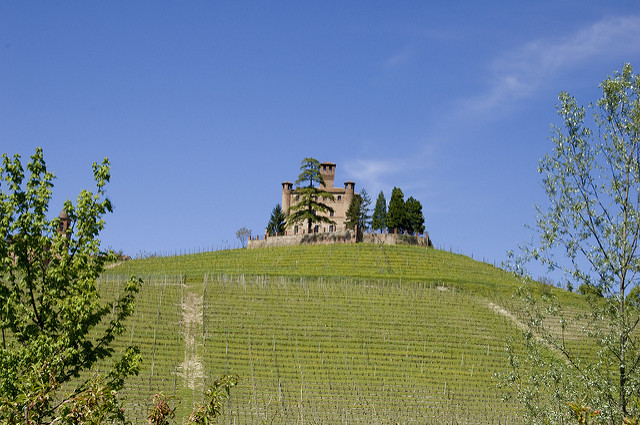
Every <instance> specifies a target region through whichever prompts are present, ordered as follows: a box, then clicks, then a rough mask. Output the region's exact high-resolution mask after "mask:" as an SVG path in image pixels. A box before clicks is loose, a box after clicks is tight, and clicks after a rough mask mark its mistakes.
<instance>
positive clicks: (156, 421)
mask: <svg viewBox="0 0 640 425" xmlns="http://www.w3.org/2000/svg"><path fill="white" fill-rule="evenodd" d="M171 399H172V397H167V396H166V395H164V394H162V393H158V394H154V396H153V401H152V402H151V404H152V407H151V411H150V412H149V415H148V416H147V420H148V424H149V425H169V424H170V423H171V421H173V418H175V416H176V408H175V407H171V405H170V403H171Z"/></svg>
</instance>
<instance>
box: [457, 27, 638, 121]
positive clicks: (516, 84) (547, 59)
mask: <svg viewBox="0 0 640 425" xmlns="http://www.w3.org/2000/svg"><path fill="white" fill-rule="evenodd" d="M637 52H640V16H637V15H636V16H627V17H616V18H608V19H603V20H601V21H598V22H596V23H594V24H593V25H590V26H588V27H586V28H582V29H580V30H578V31H576V32H574V33H572V34H570V35H568V36H565V37H563V38H560V39H539V40H535V41H532V42H530V43H527V44H525V45H524V46H522V47H520V48H518V49H515V50H514V51H511V52H510V53H507V54H506V55H504V56H503V57H500V58H498V59H497V60H495V61H494V62H493V64H492V67H491V69H492V76H491V80H492V84H491V85H490V87H489V88H488V90H487V91H486V92H484V93H482V94H480V95H478V96H475V97H472V98H470V99H467V100H465V101H463V105H464V106H465V107H466V109H468V110H470V111H473V112H491V111H493V110H495V109H496V108H498V107H499V106H501V105H509V104H511V103H512V102H513V101H515V100H518V99H522V98H525V97H528V96H530V95H531V94H532V93H534V92H535V91H536V90H537V89H538V88H539V87H540V86H541V85H542V84H543V83H544V81H545V80H548V79H549V78H551V77H553V76H554V75H556V74H558V73H560V72H563V71H566V70H568V69H570V68H572V67H576V66H580V65H584V63H585V62H586V61H589V60H592V59H595V58H601V57H607V56H613V55H620V54H625V56H626V57H629V55H632V54H634V53H637ZM620 65H621V64H620Z"/></svg>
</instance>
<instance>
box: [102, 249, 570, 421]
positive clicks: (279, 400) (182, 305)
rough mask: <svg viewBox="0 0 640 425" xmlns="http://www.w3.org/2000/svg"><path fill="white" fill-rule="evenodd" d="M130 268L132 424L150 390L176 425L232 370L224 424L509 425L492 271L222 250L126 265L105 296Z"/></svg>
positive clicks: (508, 294) (458, 259)
mask: <svg viewBox="0 0 640 425" xmlns="http://www.w3.org/2000/svg"><path fill="white" fill-rule="evenodd" d="M131 274H136V275H138V276H139V277H142V278H143V279H144V282H145V283H144V285H143V289H142V291H141V293H140V295H139V297H138V302H137V307H136V312H135V314H134V317H133V318H132V320H131V323H129V324H128V325H129V332H128V334H127V335H126V338H123V340H122V341H121V342H120V343H121V344H122V346H124V345H125V344H128V343H131V342H133V343H136V344H138V345H139V346H140V347H141V350H142V353H143V356H144V360H145V362H144V366H143V369H142V371H141V373H140V375H139V376H138V377H137V378H136V379H133V380H131V381H130V382H129V384H128V387H127V391H126V396H127V397H128V409H129V411H130V412H131V414H132V415H134V416H135V417H134V418H133V419H135V420H136V421H138V422H140V421H142V419H143V418H144V416H145V412H146V409H147V407H148V405H149V400H150V397H151V396H152V395H153V394H154V393H156V392H163V393H164V394H166V395H172V396H173V395H175V396H177V397H179V399H180V400H181V404H180V405H179V410H178V416H179V418H178V421H179V422H181V417H184V415H186V414H187V412H188V411H189V410H190V408H191V407H192V404H193V403H194V402H196V401H199V400H200V396H201V394H202V389H203V388H204V386H205V385H206V384H207V383H208V382H211V381H212V380H213V379H215V378H216V377H217V376H219V375H221V374H223V373H233V374H238V375H239V376H240V384H239V385H238V387H236V388H234V390H233V393H232V398H231V400H230V401H229V404H228V406H227V409H226V410H227V413H228V415H229V416H228V420H229V423H242V424H254V423H255V424H261V423H273V424H291V423H299V424H303V423H324V424H335V423H355V424H370V423H414V422H419V423H434V424H435V423H444V422H446V423H473V422H475V423H487V424H491V423H496V424H497V423H519V419H518V409H519V407H518V406H517V405H513V404H509V403H504V402H502V399H501V393H500V390H499V389H498V388H497V381H496V379H495V378H494V375H495V374H496V373H500V372H504V371H506V364H507V355H506V351H505V348H506V346H507V345H508V344H509V342H510V341H513V340H517V339H518V338H520V337H521V331H520V328H519V326H520V324H519V319H518V310H519V305H518V302H517V301H516V300H514V299H513V298H512V294H513V293H514V291H515V289H516V288H517V287H518V285H519V282H518V281H517V280H516V279H514V278H513V277H512V276H511V275H510V274H508V273H506V272H504V271H502V270H500V269H498V268H496V267H494V266H492V265H488V264H485V263H482V262H478V261H473V260H472V259H470V258H468V257H465V256H461V255H456V254H451V253H449V252H444V251H438V250H433V249H429V250H427V249H424V248H418V247H410V246H383V245H372V244H358V245H325V246H295V247H281V248H268V249H260V250H229V251H218V252H211V253H202V254H193V255H185V256H176V257H166V258H149V259H144V260H133V261H127V262H124V263H122V264H120V265H117V266H116V267H112V268H110V269H108V270H107V271H106V272H105V273H104V275H103V276H102V278H101V281H100V285H101V288H102V290H103V292H104V293H105V295H106V296H107V297H110V296H111V297H112V296H114V295H115V294H116V293H117V292H118V290H119V287H120V285H121V284H122V282H124V280H125V279H126V278H127V277H128V276H129V275H131ZM545 290H548V291H553V292H555V293H556V294H557V295H558V297H559V299H560V300H561V302H564V303H565V304H567V305H574V306H576V307H575V308H578V306H579V305H580V302H581V301H580V299H579V297H578V296H577V295H575V294H570V293H566V292H564V291H560V290H557V289H555V288H545ZM577 334H578V333H577V332H575V333H573V334H568V335H567V338H568V339H571V338H574V340H575V343H576V344H577V343H579V338H578V337H577Z"/></svg>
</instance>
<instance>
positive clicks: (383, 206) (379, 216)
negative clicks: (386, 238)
mask: <svg viewBox="0 0 640 425" xmlns="http://www.w3.org/2000/svg"><path fill="white" fill-rule="evenodd" d="M386 218H387V200H386V199H385V197H384V193H383V192H382V191H380V194H379V195H378V199H377V200H376V206H375V208H374V209H373V216H372V220H371V227H372V228H373V230H374V231H376V230H380V231H381V232H382V229H384V228H385V227H386Z"/></svg>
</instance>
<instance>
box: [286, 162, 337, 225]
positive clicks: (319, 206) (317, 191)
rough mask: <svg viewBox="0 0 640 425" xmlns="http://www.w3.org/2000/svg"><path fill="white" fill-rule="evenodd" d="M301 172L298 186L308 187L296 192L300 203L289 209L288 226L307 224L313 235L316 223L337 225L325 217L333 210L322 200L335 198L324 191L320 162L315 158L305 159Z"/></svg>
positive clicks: (297, 181)
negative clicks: (302, 184) (301, 184)
mask: <svg viewBox="0 0 640 425" xmlns="http://www.w3.org/2000/svg"><path fill="white" fill-rule="evenodd" d="M300 170H301V172H300V174H299V175H298V179H297V180H296V184H300V183H305V184H306V186H300V187H298V188H296V189H295V190H294V194H295V196H296V198H298V201H297V202H296V203H295V204H294V205H292V206H291V207H289V216H288V217H287V220H286V222H287V226H288V227H292V226H294V225H295V224H297V223H304V222H307V233H311V230H312V227H313V225H314V224H315V223H328V224H335V221H333V220H331V219H330V218H329V217H327V216H326V215H323V214H328V213H332V212H333V208H331V207H330V206H328V205H326V204H324V203H322V202H321V201H320V200H321V199H330V200H333V199H334V197H333V195H332V194H331V193H329V192H327V191H326V190H324V189H322V188H323V187H324V184H325V183H324V178H323V177H322V174H321V173H320V162H318V160H316V159H314V158H305V159H304V160H303V161H302V163H301V165H300ZM314 184H317V185H318V187H315V186H314Z"/></svg>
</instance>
